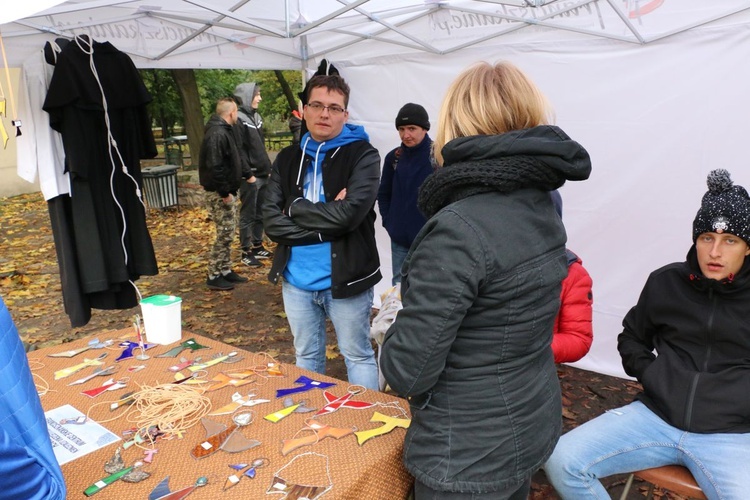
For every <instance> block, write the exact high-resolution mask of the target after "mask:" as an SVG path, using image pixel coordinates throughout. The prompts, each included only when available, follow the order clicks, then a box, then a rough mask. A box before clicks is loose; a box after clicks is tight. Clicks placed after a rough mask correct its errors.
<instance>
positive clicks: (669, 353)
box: [617, 246, 750, 433]
mask: <svg viewBox="0 0 750 500" xmlns="http://www.w3.org/2000/svg"><path fill="white" fill-rule="evenodd" d="M699 269H700V267H699V266H698V260H697V257H696V251H695V246H693V247H692V248H691V249H690V252H689V253H688V258H687V261H686V262H680V263H674V264H670V265H668V266H665V267H662V268H661V269H658V270H656V271H654V272H653V273H651V275H650V276H649V278H648V281H647V282H646V285H645V287H644V288H643V291H642V292H641V296H640V298H639V299H638V303H637V304H636V306H635V307H633V308H632V309H631V310H630V312H629V313H628V314H627V316H625V319H624V320H623V327H624V330H623V332H622V333H621V334H620V335H619V336H618V339H617V341H618V345H617V348H618V350H619V351H620V356H621V357H622V364H623V367H624V368H625V372H626V373H627V374H628V375H631V376H633V377H636V378H637V379H638V380H639V381H640V382H641V384H642V385H643V389H644V391H643V393H641V394H639V396H638V399H640V400H641V401H642V402H643V403H644V404H645V405H646V406H648V407H649V408H650V409H651V410H652V411H653V412H654V413H656V414H657V415H659V416H660V417H661V418H663V419H664V420H665V421H666V422H668V423H669V424H671V425H673V426H675V427H677V428H679V429H683V430H685V431H690V432H697V433H717V432H721V433H746V432H750V397H748V396H749V395H750V321H748V313H749V312H750V259H747V258H746V259H745V263H744V265H743V267H742V269H741V270H740V272H739V273H737V276H736V277H734V279H733V280H723V281H715V280H712V279H708V278H705V277H704V276H703V275H702V274H701V273H700V270H699ZM654 351H656V354H654Z"/></svg>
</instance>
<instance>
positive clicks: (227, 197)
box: [222, 193, 234, 205]
mask: <svg viewBox="0 0 750 500" xmlns="http://www.w3.org/2000/svg"><path fill="white" fill-rule="evenodd" d="M222 200H223V201H224V203H226V204H227V205H229V204H230V203H232V200H234V196H232V193H229V194H228V195H226V196H225V197H224V198H222Z"/></svg>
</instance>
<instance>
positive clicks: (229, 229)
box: [206, 191, 237, 277]
mask: <svg viewBox="0 0 750 500" xmlns="http://www.w3.org/2000/svg"><path fill="white" fill-rule="evenodd" d="M206 209H207V210H208V213H209V215H210V216H211V220H213V221H214V224H215V225H216V241H214V245H213V247H211V252H210V253H209V255H208V276H209V277H212V276H217V275H218V274H220V273H221V272H222V271H230V270H231V269H232V260H231V252H232V242H233V241H234V234H235V232H236V231H237V200H236V199H235V198H234V197H233V199H232V202H231V203H224V200H222V199H221V196H219V193H215V192H213V191H206Z"/></svg>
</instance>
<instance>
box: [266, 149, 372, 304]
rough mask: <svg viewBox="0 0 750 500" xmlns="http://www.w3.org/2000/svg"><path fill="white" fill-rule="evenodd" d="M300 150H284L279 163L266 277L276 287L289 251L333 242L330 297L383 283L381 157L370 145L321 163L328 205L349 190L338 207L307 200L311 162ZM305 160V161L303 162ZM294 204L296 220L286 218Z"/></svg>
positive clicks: (270, 189) (269, 209)
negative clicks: (378, 237)
mask: <svg viewBox="0 0 750 500" xmlns="http://www.w3.org/2000/svg"><path fill="white" fill-rule="evenodd" d="M302 154H303V153H302V150H301V149H300V147H299V145H297V146H289V147H287V148H284V149H283V150H282V151H281V152H280V153H279V155H278V156H277V157H276V161H275V162H274V165H273V169H272V171H271V180H270V182H269V183H268V186H267V188H266V197H265V201H264V203H263V224H264V228H265V231H266V234H267V235H268V237H269V238H271V240H273V241H275V242H276V243H278V244H279V245H278V247H277V249H276V252H275V255H274V260H273V265H272V266H271V271H270V273H269V275H268V279H269V280H270V281H271V282H272V283H278V280H279V277H280V276H281V274H282V273H283V272H284V269H285V268H286V264H287V261H288V260H289V254H290V249H291V247H293V246H298V245H311V244H315V243H320V242H322V241H330V242H331V295H332V296H333V297H334V298H347V297H352V296H354V295H357V294H359V293H362V292H363V291H365V290H367V289H368V288H370V287H372V286H373V285H375V283H377V282H378V281H380V279H381V278H382V275H381V274H380V259H379V257H378V249H377V245H376V242H375V217H376V216H375V210H374V205H375V199H376V198H377V194H378V184H379V179H380V155H379V154H378V152H377V150H376V149H375V148H373V147H372V146H371V145H370V143H368V142H366V141H356V142H352V143H350V144H347V145H345V146H341V147H339V148H337V149H335V150H333V151H331V152H330V154H326V156H325V159H324V160H323V188H324V190H325V197H326V199H327V200H333V199H334V198H335V197H336V195H337V193H339V192H340V191H341V190H342V189H344V188H346V190H347V191H346V199H345V200H343V201H340V202H329V203H313V202H311V201H309V200H306V199H304V197H303V187H302V182H303V180H304V175H301V174H300V169H302V172H304V171H305V170H306V169H307V166H308V164H309V162H310V161H312V159H311V158H310V157H309V156H307V155H305V158H304V159H302ZM301 160H302V161H301ZM292 203H293V204H294V207H293V217H290V216H288V215H287V214H288V213H289V207H290V206H291V205H292Z"/></svg>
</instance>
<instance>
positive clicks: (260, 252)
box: [250, 245, 273, 259]
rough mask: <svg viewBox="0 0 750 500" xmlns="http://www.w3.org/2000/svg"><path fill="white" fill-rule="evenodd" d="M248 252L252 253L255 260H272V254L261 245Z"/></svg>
mask: <svg viewBox="0 0 750 500" xmlns="http://www.w3.org/2000/svg"><path fill="white" fill-rule="evenodd" d="M250 251H251V252H252V253H253V255H254V256H255V258H256V259H271V258H273V253H271V252H269V251H268V250H266V249H265V247H264V246H263V245H261V246H259V247H253V248H251V249H250Z"/></svg>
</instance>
